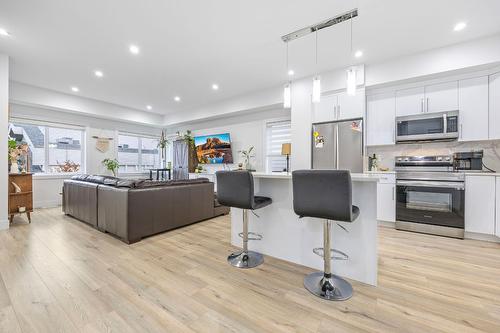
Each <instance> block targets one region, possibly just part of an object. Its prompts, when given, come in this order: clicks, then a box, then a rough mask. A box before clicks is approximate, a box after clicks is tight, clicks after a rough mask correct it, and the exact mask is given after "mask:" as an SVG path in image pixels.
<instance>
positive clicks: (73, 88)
mask: <svg viewBox="0 0 500 333" xmlns="http://www.w3.org/2000/svg"><path fill="white" fill-rule="evenodd" d="M71 91H72V92H79V91H80V89H78V87H71Z"/></svg>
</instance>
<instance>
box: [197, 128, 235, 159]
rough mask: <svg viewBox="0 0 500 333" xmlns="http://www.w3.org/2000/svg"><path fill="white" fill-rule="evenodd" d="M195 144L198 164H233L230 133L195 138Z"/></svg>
mask: <svg viewBox="0 0 500 333" xmlns="http://www.w3.org/2000/svg"><path fill="white" fill-rule="evenodd" d="M194 144H195V146H196V156H197V157H198V163H204V164H217V163H233V152H232V151H231V137H230V136H229V133H223V134H214V135H203V136H195V137H194Z"/></svg>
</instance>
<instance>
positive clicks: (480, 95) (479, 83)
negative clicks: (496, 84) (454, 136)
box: [458, 76, 500, 141]
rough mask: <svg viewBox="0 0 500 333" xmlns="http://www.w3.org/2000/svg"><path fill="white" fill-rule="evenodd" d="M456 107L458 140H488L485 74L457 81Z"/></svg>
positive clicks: (486, 82)
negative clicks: (458, 120) (458, 124)
mask: <svg viewBox="0 0 500 333" xmlns="http://www.w3.org/2000/svg"><path fill="white" fill-rule="evenodd" d="M458 109H459V110H460V111H459V118H460V128H459V130H460V136H459V140H460V141H474V140H488V77H487V76H483V77H476V78H472V79H467V80H461V81H459V82H458ZM499 121H500V119H499Z"/></svg>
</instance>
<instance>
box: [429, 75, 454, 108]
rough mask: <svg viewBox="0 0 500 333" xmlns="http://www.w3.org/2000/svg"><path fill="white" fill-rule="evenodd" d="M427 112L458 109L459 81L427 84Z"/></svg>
mask: <svg viewBox="0 0 500 333" xmlns="http://www.w3.org/2000/svg"><path fill="white" fill-rule="evenodd" d="M424 107H425V112H441V111H453V110H458V82H457V81H451V82H445V83H439V84H433V85H428V86H425V106H424Z"/></svg>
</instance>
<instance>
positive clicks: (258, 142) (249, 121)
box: [169, 109, 290, 173]
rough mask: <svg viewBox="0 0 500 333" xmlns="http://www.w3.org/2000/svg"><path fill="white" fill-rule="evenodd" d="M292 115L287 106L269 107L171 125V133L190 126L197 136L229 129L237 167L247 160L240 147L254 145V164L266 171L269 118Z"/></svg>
mask: <svg viewBox="0 0 500 333" xmlns="http://www.w3.org/2000/svg"><path fill="white" fill-rule="evenodd" d="M285 119H290V111H289V110H284V109H274V110H265V111H259V112H253V113H250V114H248V113H247V114H243V115H240V116H232V117H226V118H223V119H222V118H221V119H217V120H209V121H204V122H201V123H200V122H198V123H192V124H186V125H183V126H179V127H171V128H169V133H175V132H176V131H181V132H184V131H186V130H187V129H190V130H191V131H192V133H193V135H194V136H199V135H209V134H219V133H229V134H230V135H231V148H232V151H233V159H234V164H233V165H229V166H230V167H231V168H235V167H236V166H237V164H238V163H240V162H243V158H241V156H240V154H238V151H239V150H242V149H248V148H249V147H251V146H254V153H255V157H254V158H253V159H252V160H251V164H252V167H253V168H254V169H256V170H257V171H265V168H266V158H265V148H266V147H265V134H266V133H265V126H266V123H267V122H269V121H277V120H285ZM222 168H223V165H220V164H215V165H206V166H205V169H206V170H207V171H208V172H210V173H214V172H215V171H217V170H220V169H222Z"/></svg>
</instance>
